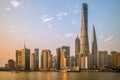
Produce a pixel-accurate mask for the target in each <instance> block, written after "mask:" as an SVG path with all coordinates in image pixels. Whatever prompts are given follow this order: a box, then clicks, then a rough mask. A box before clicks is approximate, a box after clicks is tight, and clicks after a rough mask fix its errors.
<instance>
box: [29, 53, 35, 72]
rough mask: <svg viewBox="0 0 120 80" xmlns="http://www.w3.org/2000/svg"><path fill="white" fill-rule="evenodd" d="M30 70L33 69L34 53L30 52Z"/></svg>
mask: <svg viewBox="0 0 120 80" xmlns="http://www.w3.org/2000/svg"><path fill="white" fill-rule="evenodd" d="M30 70H35V53H30Z"/></svg>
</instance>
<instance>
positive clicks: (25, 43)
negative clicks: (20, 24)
mask: <svg viewBox="0 0 120 80" xmlns="http://www.w3.org/2000/svg"><path fill="white" fill-rule="evenodd" d="M24 49H26V43H25V41H24Z"/></svg>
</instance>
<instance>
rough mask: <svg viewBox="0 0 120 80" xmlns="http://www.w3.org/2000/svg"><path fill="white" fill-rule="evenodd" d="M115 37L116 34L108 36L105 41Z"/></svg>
mask: <svg viewBox="0 0 120 80" xmlns="http://www.w3.org/2000/svg"><path fill="white" fill-rule="evenodd" d="M113 38H114V35H111V36H109V37H108V38H106V39H105V42H109V41H110V40H112V39H113Z"/></svg>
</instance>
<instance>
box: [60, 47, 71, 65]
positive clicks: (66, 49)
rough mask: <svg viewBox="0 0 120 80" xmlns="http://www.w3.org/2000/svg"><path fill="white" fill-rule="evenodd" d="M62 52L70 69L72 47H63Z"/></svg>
mask: <svg viewBox="0 0 120 80" xmlns="http://www.w3.org/2000/svg"><path fill="white" fill-rule="evenodd" d="M61 52H62V53H64V56H65V58H66V67H69V57H70V47H69V46H62V47H61Z"/></svg>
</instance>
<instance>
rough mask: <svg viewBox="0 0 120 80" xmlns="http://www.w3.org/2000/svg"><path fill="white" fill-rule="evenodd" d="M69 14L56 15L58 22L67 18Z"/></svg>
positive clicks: (60, 13)
mask: <svg viewBox="0 0 120 80" xmlns="http://www.w3.org/2000/svg"><path fill="white" fill-rule="evenodd" d="M67 15H68V14H67V12H59V13H57V14H56V17H57V19H58V20H62V19H63V18H64V17H65V16H67Z"/></svg>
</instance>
